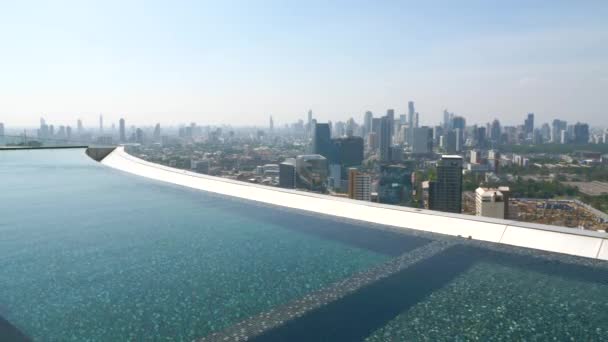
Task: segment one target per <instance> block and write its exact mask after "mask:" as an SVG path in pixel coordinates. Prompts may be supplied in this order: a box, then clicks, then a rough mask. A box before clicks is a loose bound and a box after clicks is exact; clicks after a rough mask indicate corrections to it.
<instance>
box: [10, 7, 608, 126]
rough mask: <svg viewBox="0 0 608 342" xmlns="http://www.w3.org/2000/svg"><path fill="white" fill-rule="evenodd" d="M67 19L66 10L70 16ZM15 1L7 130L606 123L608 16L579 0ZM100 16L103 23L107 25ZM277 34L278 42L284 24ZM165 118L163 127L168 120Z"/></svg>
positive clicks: (12, 14) (11, 15)
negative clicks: (397, 119)
mask: <svg viewBox="0 0 608 342" xmlns="http://www.w3.org/2000/svg"><path fill="white" fill-rule="evenodd" d="M66 8H67V9H66ZM66 8H61V9H60V8H59V7H56V6H53V5H52V4H47V3H44V2H36V1H34V2H33V3H31V4H24V3H11V4H10V5H7V6H5V8H4V9H3V11H2V14H0V28H2V30H0V32H3V33H0V36H1V37H2V39H3V42H4V47H5V49H6V51H10V53H9V54H4V55H3V56H2V59H3V63H0V72H1V73H2V75H3V79H2V81H0V94H2V95H1V96H0V118H1V120H0V121H3V122H8V123H11V125H12V126H25V125H33V123H34V122H35V120H37V119H38V118H39V117H40V116H45V117H47V118H48V119H49V120H50V121H54V122H63V123H66V124H67V123H68V122H71V121H73V120H74V118H77V117H81V118H82V119H83V120H85V121H92V120H93V118H94V117H96V116H97V115H98V114H99V113H103V114H104V116H105V117H107V118H108V121H113V122H116V121H118V119H119V118H120V117H122V116H125V117H129V118H130V120H129V121H131V122H132V123H134V124H141V123H144V122H151V121H154V122H161V124H165V125H166V124H172V123H178V122H184V123H187V122H191V121H195V122H199V123H208V124H227V123H232V124H236V125H259V126H262V125H266V123H267V118H268V115H273V118H274V120H275V123H276V124H277V127H280V126H281V125H282V124H283V123H289V122H293V121H296V120H297V119H299V118H301V117H302V115H303V114H304V113H305V111H306V110H307V109H308V108H312V109H313V111H314V112H315V113H316V116H317V117H318V118H319V119H320V120H323V121H327V120H332V121H335V120H340V119H343V120H346V119H347V118H348V117H350V116H352V117H355V118H358V117H359V116H361V115H363V113H364V112H365V111H367V110H371V111H373V112H374V113H375V114H379V113H383V112H384V111H385V110H386V109H387V108H395V110H396V113H395V114H396V115H399V114H403V113H407V101H408V100H410V99H414V100H415V101H416V104H417V108H419V111H420V114H421V116H422V117H423V118H424V120H423V121H422V124H434V123H436V122H440V121H441V115H442V111H443V109H444V108H448V110H450V111H452V112H455V113H457V114H459V115H463V116H466V117H467V118H469V120H470V121H471V122H479V123H482V122H488V121H491V120H493V119H494V118H496V117H497V118H500V119H501V121H502V122H505V123H506V124H514V123H515V122H519V121H520V116H522V115H525V113H528V112H534V113H536V115H537V120H538V121H539V122H549V121H551V120H552V119H554V118H562V119H565V120H568V121H575V120H578V121H584V122H589V123H590V124H591V125H598V124H602V123H603V122H602V118H603V117H604V116H605V108H607V107H608V101H607V100H606V99H605V97H604V96H602V94H605V93H606V92H608V71H607V70H608V65H607V62H606V61H608V29H606V23H605V17H606V16H608V5H607V4H606V3H605V2H601V1H586V2H585V4H584V6H572V5H571V4H570V3H568V2H561V1H557V2H556V1H541V2H534V3H528V2H524V1H521V2H520V1H518V2H516V3H513V2H510V3H508V4H485V3H483V2H474V1H471V2H467V3H466V4H462V3H461V4H453V3H450V2H439V3H434V4H421V3H407V2H406V3H390V2H385V3H381V4H363V3H357V4H352V3H350V2H349V3H344V2H335V3H330V4H328V3H326V2H316V1H313V2H307V3H306V4H302V3H296V4H291V5H289V4H283V3H275V2H270V3H266V4H265V6H262V5H261V4H260V3H252V2H237V3H231V4H225V3H224V4H217V3H198V2H197V3H195V2H179V3H176V4H172V5H171V6H167V5H162V4H146V6H143V7H142V6H139V4H137V3H131V4H123V3H120V2H112V1H109V2H104V3H90V2H89V3H87V2H75V3H73V4H72V6H66ZM107 18H112V21H111V22H112V25H108V21H107V20H106V19H107ZM279 27H280V28H281V29H280V30H279V29H277V28H279ZM168 118H170V119H171V122H168V121H169V120H168Z"/></svg>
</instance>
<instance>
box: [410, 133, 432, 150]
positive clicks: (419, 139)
mask: <svg viewBox="0 0 608 342" xmlns="http://www.w3.org/2000/svg"><path fill="white" fill-rule="evenodd" d="M432 151H433V130H432V129H431V128H430V127H426V126H424V127H418V128H414V139H413V144H412V153H413V154H428V153H431V152H432Z"/></svg>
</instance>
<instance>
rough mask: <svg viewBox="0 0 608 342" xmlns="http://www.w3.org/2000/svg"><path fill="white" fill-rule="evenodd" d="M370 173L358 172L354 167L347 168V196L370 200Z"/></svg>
mask: <svg viewBox="0 0 608 342" xmlns="http://www.w3.org/2000/svg"><path fill="white" fill-rule="evenodd" d="M371 183H372V178H371V176H370V175H367V174H363V173H361V172H359V170H357V169H356V168H350V169H348V197H349V198H352V199H356V200H360V201H370V200H371Z"/></svg>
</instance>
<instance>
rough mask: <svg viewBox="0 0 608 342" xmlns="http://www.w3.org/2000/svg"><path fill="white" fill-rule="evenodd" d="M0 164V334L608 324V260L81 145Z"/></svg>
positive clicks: (372, 333)
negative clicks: (125, 162)
mask: <svg viewBox="0 0 608 342" xmlns="http://www.w3.org/2000/svg"><path fill="white" fill-rule="evenodd" d="M0 180H1V184H2V188H1V190H0V191H1V192H0V194H1V195H0V337H8V336H9V334H10V333H11V329H12V328H14V329H17V330H19V331H21V332H22V333H23V334H25V335H26V336H28V337H29V338H31V339H33V340H40V341H84V340H91V341H119V340H120V341H122V340H173V341H192V340H197V339H201V340H223V339H225V338H228V339H230V340H244V339H245V338H248V339H250V340H259V341H293V340H296V341H297V340H300V341H319V340H331V341H357V340H367V341H386V340H428V341H440V340H475V339H478V340H514V339H515V340H539V339H540V340H545V339H552V338H557V339H558V340H564V339H573V340H585V341H591V340H602V339H606V336H608V323H607V322H608V267H607V265H606V262H602V261H597V260H590V259H583V258H577V257H571V256H565V255H558V254H552V253H547V252H539V251H533V250H526V249H522V248H515V247H506V246H495V245H492V244H489V243H480V242H476V241H468V240H464V239H458V238H450V237H444V236H439V235H433V234H428V233H422V232H416V231H413V230H412V231H410V230H406V229H396V228H391V227H382V226H378V225H374V224H368V223H364V222H355V221H349V220H344V219H337V218H333V217H330V216H324V215H317V214H313V213H306V212H301V211H296V210H291V209H284V208H278V207H272V206H268V205H264V204H259V203H257V202H253V201H246V200H240V199H234V198H230V197H226V196H221V195H216V194H211V193H207V192H203V191H195V190H189V189H186V188H182V187H178V186H173V185H170V184H165V183H160V182H156V181H151V180H148V179H144V178H140V177H137V176H132V175H129V174H125V173H122V172H119V171H116V170H113V169H110V168H108V167H105V166H103V165H101V164H99V163H97V162H95V161H93V160H91V159H89V158H88V157H87V156H86V155H85V154H84V150H83V149H73V150H23V151H0ZM2 322H8V323H5V324H2ZM3 334H4V335H3ZM10 336H15V335H10ZM0 340H2V338H0Z"/></svg>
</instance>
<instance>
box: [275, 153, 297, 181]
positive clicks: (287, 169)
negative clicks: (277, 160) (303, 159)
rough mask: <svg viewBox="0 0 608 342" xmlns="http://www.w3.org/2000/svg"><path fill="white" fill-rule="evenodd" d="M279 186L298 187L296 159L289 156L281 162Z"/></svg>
mask: <svg viewBox="0 0 608 342" xmlns="http://www.w3.org/2000/svg"><path fill="white" fill-rule="evenodd" d="M279 186H280V187H281V188H286V189H293V188H295V187H296V160H295V158H287V159H285V161H284V162H282V163H281V164H279Z"/></svg>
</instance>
